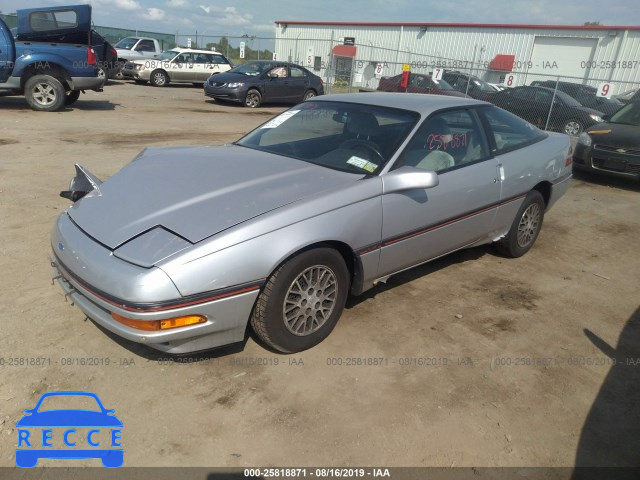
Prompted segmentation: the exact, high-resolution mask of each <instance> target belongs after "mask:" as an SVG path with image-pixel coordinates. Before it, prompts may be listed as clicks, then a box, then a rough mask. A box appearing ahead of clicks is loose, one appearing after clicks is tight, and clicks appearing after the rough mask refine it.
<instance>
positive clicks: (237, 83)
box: [227, 82, 244, 88]
mask: <svg viewBox="0 0 640 480" xmlns="http://www.w3.org/2000/svg"><path fill="white" fill-rule="evenodd" d="M243 85H244V82H231V83H227V87H229V88H236V87H242V86H243Z"/></svg>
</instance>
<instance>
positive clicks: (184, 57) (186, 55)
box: [175, 53, 193, 63]
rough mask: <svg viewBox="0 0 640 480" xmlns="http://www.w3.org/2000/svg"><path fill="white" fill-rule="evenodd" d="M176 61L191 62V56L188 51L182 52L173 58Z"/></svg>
mask: <svg viewBox="0 0 640 480" xmlns="http://www.w3.org/2000/svg"><path fill="white" fill-rule="evenodd" d="M175 62H176V63H193V56H192V55H191V54H190V53H182V54H180V55H179V56H178V58H176V59H175Z"/></svg>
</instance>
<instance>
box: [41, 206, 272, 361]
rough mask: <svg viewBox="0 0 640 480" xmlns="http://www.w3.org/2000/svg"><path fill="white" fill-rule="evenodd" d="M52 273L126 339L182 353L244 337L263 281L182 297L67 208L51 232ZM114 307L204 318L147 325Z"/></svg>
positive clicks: (140, 314)
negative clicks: (102, 241) (115, 251)
mask: <svg viewBox="0 0 640 480" xmlns="http://www.w3.org/2000/svg"><path fill="white" fill-rule="evenodd" d="M51 240H52V249H53V252H54V256H53V257H52V261H51V266H52V267H53V274H54V278H55V279H56V280H57V282H58V284H59V285H60V287H61V288H62V290H63V291H64V293H65V297H67V298H69V299H71V301H72V302H73V303H74V304H76V305H77V306H78V307H79V308H80V310H82V311H83V312H84V313H85V315H87V316H88V317H89V318H91V319H92V320H93V321H95V322H96V323H98V324H99V325H101V326H102V327H104V328H105V329H107V330H109V331H110V332H112V333H114V334H116V335H118V336H120V337H122V338H125V339H127V340H130V341H133V342H137V343H142V344H146V345H149V346H150V347H152V348H155V349H157V350H160V351H163V352H166V353H170V354H183V353H190V352H195V351H200V350H207V349H211V348H215V347H220V346H223V345H227V344H230V343H235V342H240V341H242V340H243V339H244V334H245V330H246V326H247V322H248V320H249V316H250V314H251V310H252V308H253V305H254V303H255V300H256V298H257V296H258V294H259V291H260V284H252V285H248V286H240V287H238V288H235V289H233V288H231V289H226V290H225V292H224V293H220V294H216V292H210V293H211V294H207V295H200V296H197V297H181V296H180V294H179V293H178V291H177V289H176V288H175V286H174V285H173V282H171V280H170V279H169V277H168V276H167V275H166V274H165V273H164V272H163V271H162V270H160V269H158V268H157V267H153V268H151V269H147V268H143V267H137V266H135V265H132V264H129V263H127V262H125V261H123V260H120V259H118V258H116V257H114V256H113V255H111V252H110V251H109V250H108V249H106V248H105V247H103V246H102V245H99V244H97V243H96V242H94V241H93V240H92V239H90V238H89V237H88V236H86V235H85V234H84V233H83V232H82V231H80V230H79V229H78V228H77V227H76V226H75V225H74V224H73V223H72V222H71V221H70V220H69V219H68V218H67V216H66V215H65V214H63V215H61V216H60V218H59V219H58V222H57V224H56V227H55V228H54V230H53V233H52V239H51ZM112 313H115V314H118V315H121V316H123V317H126V318H129V319H132V320H147V321H148V320H164V319H168V318H174V317H179V316H184V315H203V316H205V317H206V319H207V320H206V322H204V323H201V324H197V325H192V326H188V327H181V328H175V329H170V330H157V331H144V330H139V329H136V328H132V327H129V326H127V325H123V324H121V323H119V322H117V321H116V320H114V319H113V317H112V316H111V314H112Z"/></svg>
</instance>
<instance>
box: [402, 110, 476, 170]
mask: <svg viewBox="0 0 640 480" xmlns="http://www.w3.org/2000/svg"><path fill="white" fill-rule="evenodd" d="M481 132H482V131H481V129H480V126H479V125H478V122H477V121H476V118H475V117H474V116H473V114H472V113H471V112H470V111H469V110H450V111H447V112H442V113H436V114H434V115H431V116H430V117H429V118H427V119H426V120H425V121H424V123H423V124H422V126H421V127H420V128H419V129H418V132H417V133H416V135H415V136H414V137H413V138H412V139H411V142H410V143H409V145H408V146H407V148H406V149H405V151H404V152H403V153H402V156H401V157H400V158H399V159H398V162H397V163H396V167H394V168H397V167H400V166H411V167H416V168H421V169H424V170H433V171H435V172H437V173H442V172H445V171H448V170H451V169H453V168H456V167H458V166H464V165H465V164H470V163H474V162H478V161H481V160H484V159H486V158H488V155H487V149H486V146H485V142H484V139H483V137H482V133H481Z"/></svg>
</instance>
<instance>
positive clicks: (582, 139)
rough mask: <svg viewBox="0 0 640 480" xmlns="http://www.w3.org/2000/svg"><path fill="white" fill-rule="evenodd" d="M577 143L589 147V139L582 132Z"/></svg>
mask: <svg viewBox="0 0 640 480" xmlns="http://www.w3.org/2000/svg"><path fill="white" fill-rule="evenodd" d="M578 143H579V144H581V145H584V146H585V147H590V146H591V137H590V136H589V134H588V133H587V132H582V133H581V134H580V136H579V137H578Z"/></svg>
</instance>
